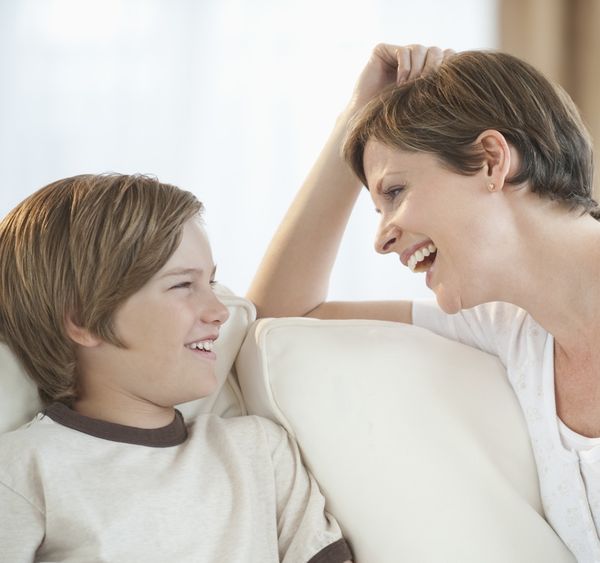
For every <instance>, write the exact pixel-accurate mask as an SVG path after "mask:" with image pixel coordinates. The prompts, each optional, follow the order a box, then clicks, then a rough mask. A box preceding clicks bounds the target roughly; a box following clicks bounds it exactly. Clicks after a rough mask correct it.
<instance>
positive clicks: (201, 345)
mask: <svg viewBox="0 0 600 563" xmlns="http://www.w3.org/2000/svg"><path fill="white" fill-rule="evenodd" d="M187 347H188V348H191V349H192V350H204V351H205V352H210V351H211V350H212V347H213V343H212V340H203V341H202V342H192V343H191V344H188V346H187Z"/></svg>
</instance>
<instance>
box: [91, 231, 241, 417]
mask: <svg viewBox="0 0 600 563" xmlns="http://www.w3.org/2000/svg"><path fill="white" fill-rule="evenodd" d="M214 268H215V266H214V263H213V258H212V254H211V250H210V246H209V243H208V239H207V237H206V234H205V232H204V229H203V228H202V227H201V226H200V225H199V224H198V223H197V222H196V220H193V219H192V220H190V221H188V222H187V223H186V224H185V226H184V228H183V236H182V239H181V243H180V245H179V247H178V248H177V250H175V252H174V253H173V255H172V256H171V257H170V258H169V260H168V261H167V263H166V264H165V265H164V266H163V268H161V270H159V271H158V272H157V273H156V274H155V275H154V276H153V277H152V279H150V280H149V281H148V283H147V284H146V285H145V286H144V287H142V289H140V290H139V291H138V292H137V293H135V294H133V295H132V296H131V297H129V298H128V299H127V301H125V303H124V304H123V305H122V306H121V307H120V308H119V309H118V310H117V312H116V313H115V316H114V328H115V333H116V334H117V336H118V337H119V338H120V339H121V341H122V342H123V343H124V344H125V346H126V348H118V347H116V346H113V345H111V344H107V343H101V344H100V345H99V346H97V347H96V348H95V349H93V350H89V352H91V354H90V357H88V359H92V358H95V359H96V361H95V362H92V363H91V364H90V363H89V362H86V363H88V367H92V366H94V367H95V369H94V370H93V371H92V374H93V372H96V373H100V377H98V378H96V383H95V384H96V385H97V383H98V382H99V381H103V383H102V384H101V385H102V386H103V387H104V389H105V390H106V387H105V386H106V385H110V386H111V388H112V391H113V392H114V391H116V392H117V393H118V394H120V395H121V397H122V398H123V396H125V397H127V398H128V399H133V400H134V402H137V403H138V404H141V403H146V404H148V403H150V404H153V405H159V406H161V407H170V406H173V405H176V404H179V403H184V402H186V401H191V400H193V399H198V398H201V397H204V396H206V395H209V394H210V393H211V392H212V391H214V390H215V387H216V382H217V380H216V376H215V359H216V356H215V354H214V352H211V351H210V348H211V347H212V343H213V342H214V340H215V339H216V338H217V337H218V335H219V328H220V326H221V324H223V323H224V322H225V321H226V320H227V318H228V316H229V313H228V311H227V308H226V307H225V306H224V305H223V304H222V303H221V302H220V301H219V300H218V299H217V297H216V295H215V294H214V292H213V287H212V283H211V282H213V281H214ZM196 344H198V347H197V348H196ZM83 367H84V368H85V365H84V366H83ZM85 371H86V370H85V369H84V370H83V374H82V376H83V384H84V387H85V378H86V373H85ZM101 372H103V373H101ZM88 388H89V389H91V388H92V387H88Z"/></svg>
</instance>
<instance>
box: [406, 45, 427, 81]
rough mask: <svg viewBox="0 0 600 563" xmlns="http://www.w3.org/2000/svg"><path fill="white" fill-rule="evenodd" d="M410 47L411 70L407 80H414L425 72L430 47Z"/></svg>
mask: <svg viewBox="0 0 600 563" xmlns="http://www.w3.org/2000/svg"><path fill="white" fill-rule="evenodd" d="M409 49H410V72H409V74H408V78H407V80H414V79H415V78H418V77H419V76H421V75H422V74H423V70H424V68H425V61H426V60H427V53H428V52H429V49H428V48H427V47H425V46H423V45H411V46H410V47H409Z"/></svg>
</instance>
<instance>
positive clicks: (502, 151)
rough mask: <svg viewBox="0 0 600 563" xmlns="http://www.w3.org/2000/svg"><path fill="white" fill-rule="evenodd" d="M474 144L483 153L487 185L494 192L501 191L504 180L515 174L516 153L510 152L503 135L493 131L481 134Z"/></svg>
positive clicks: (488, 130) (489, 130)
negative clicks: (491, 187)
mask: <svg viewBox="0 0 600 563" xmlns="http://www.w3.org/2000/svg"><path fill="white" fill-rule="evenodd" d="M475 144H476V145H478V147H479V148H480V149H481V152H482V153H483V173H484V174H485V176H486V182H487V184H488V185H490V184H491V185H494V186H495V190H501V189H502V188H503V187H504V183H505V182H506V179H507V178H511V177H512V176H513V174H514V173H515V172H516V166H517V165H518V163H517V162H514V161H515V160H516V156H517V153H516V151H515V150H514V149H513V150H512V151H511V149H510V147H509V145H508V142H507V141H506V139H505V138H504V135H502V133H500V132H499V131H496V130H495V129H487V130H486V131H484V132H483V133H481V134H480V135H479V137H477V139H476V141H475Z"/></svg>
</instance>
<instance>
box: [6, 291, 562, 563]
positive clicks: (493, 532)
mask: <svg viewBox="0 0 600 563" xmlns="http://www.w3.org/2000/svg"><path fill="white" fill-rule="evenodd" d="M221 291H222V296H223V297H222V298H223V300H224V302H225V303H226V304H227V306H228V307H229V309H230V312H231V317H230V320H229V321H228V322H227V323H226V325H225V326H224V327H223V330H222V334H221V338H220V339H219V340H218V342H217V354H218V356H219V359H218V363H217V374H218V377H219V380H220V383H221V387H220V390H219V392H218V393H215V395H213V396H211V397H207V398H206V399H203V400H201V401H194V402H193V403H187V404H185V405H181V410H182V411H183V412H184V414H185V416H186V417H193V416H194V415H195V414H197V413H200V412H215V413H217V414H220V415H222V416H237V415H243V414H246V413H247V412H249V413H256V414H260V415H262V416H266V417H269V418H271V419H273V420H275V421H276V422H278V423H280V424H281V425H283V426H284V427H285V428H286V429H287V430H288V432H290V433H291V434H292V435H294V436H295V438H296V439H297V440H298V442H299V444H300V446H301V449H302V452H303V455H304V458H305V462H306V464H307V465H308V466H309V468H310V469H311V470H312V472H313V473H314V475H315V476H316V478H317V480H318V481H319V482H320V484H321V487H322V489H323V491H324V493H325V495H326V497H327V499H328V509H329V510H330V511H331V512H332V513H333V514H335V516H336V517H337V519H338V521H339V522H340V524H341V526H342V528H343V530H344V532H345V535H346V537H347V538H348V540H349V541H350V543H351V545H352V547H353V549H354V552H355V556H356V561H358V562H359V563H398V562H405V561H406V562H411V563H420V562H436V563H437V562H444V563H446V562H457V563H458V562H460V563H471V562H472V563H495V562H498V563H520V562H522V563H537V562H539V563H559V562H560V563H563V562H565V563H566V562H572V561H574V560H573V558H572V556H571V555H570V553H569V552H568V550H567V549H566V548H565V547H564V545H563V544H562V542H561V541H560V540H559V538H558V537H557V536H556V534H555V533H554V532H553V530H552V529H551V528H550V526H549V525H548V524H547V523H546V521H545V520H544V518H543V516H542V508H541V503H540V496H539V490H538V485H537V478H536V472H535V464H534V461H533V457H532V453H531V448H530V445H529V441H528V436H527V432H526V428H525V423H524V421H523V417H522V414H521V412H520V410H519V406H518V404H517V401H516V399H515V397H514V395H513V393H512V391H511V389H510V387H509V385H508V382H507V380H506V377H505V374H504V372H503V368H502V366H501V365H500V363H499V361H498V360H497V359H496V358H494V357H492V356H489V355H487V354H484V353H482V352H480V351H478V350H474V349H472V348H469V347H467V346H463V345H461V344H457V343H455V342H451V341H448V340H446V339H443V338H440V337H438V336H436V335H433V334H432V333H430V332H428V331H426V330H423V329H419V328H416V327H411V326H406V325H401V324H396V323H388V322H374V321H317V320H312V319H296V318H286V319H263V320H260V321H258V322H254V308H253V307H252V305H251V304H250V303H248V302H247V301H246V300H244V299H242V298H239V297H236V296H233V295H231V294H229V292H227V291H226V290H225V289H222V290H221ZM236 357H237V359H236ZM0 362H1V364H0V365H1V366H2V371H1V372H0V432H3V431H7V430H10V429H12V428H15V427H17V426H18V425H20V424H22V423H23V422H25V421H27V420H28V419H29V418H30V417H31V416H32V415H33V413H34V412H35V411H36V410H37V409H38V408H39V402H38V401H37V397H36V393H35V389H34V388H33V386H32V385H31V384H30V383H29V382H28V380H27V379H26V378H25V376H24V374H23V373H22V371H21V369H20V367H19V366H18V365H17V364H16V363H15V361H14V359H13V358H12V355H11V354H10V353H9V352H8V350H7V349H6V348H5V347H3V348H1V349H0ZM240 389H241V393H240ZM199 502H200V500H199ZM240 563H246V562H240Z"/></svg>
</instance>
